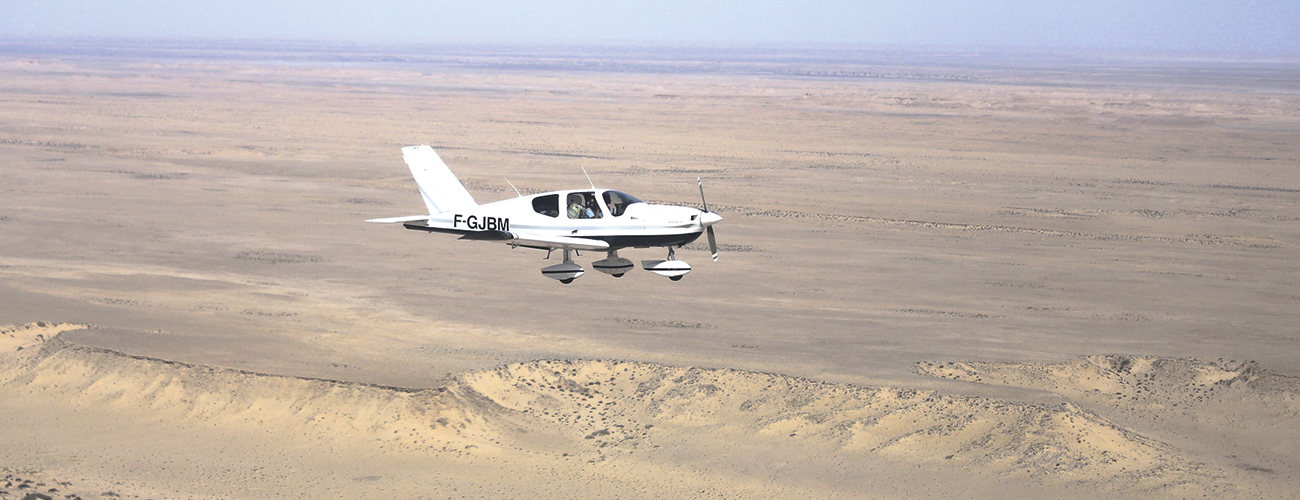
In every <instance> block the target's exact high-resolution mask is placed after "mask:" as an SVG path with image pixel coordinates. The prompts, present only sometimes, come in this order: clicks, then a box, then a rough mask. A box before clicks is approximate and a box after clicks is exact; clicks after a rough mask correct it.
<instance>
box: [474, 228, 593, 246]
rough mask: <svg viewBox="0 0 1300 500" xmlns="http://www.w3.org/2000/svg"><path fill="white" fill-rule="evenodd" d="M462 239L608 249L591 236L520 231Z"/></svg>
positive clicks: (488, 233)
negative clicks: (576, 236)
mask: <svg viewBox="0 0 1300 500" xmlns="http://www.w3.org/2000/svg"><path fill="white" fill-rule="evenodd" d="M460 239H462V240H476V241H496V242H500V243H508V244H511V245H518V246H521V247H529V248H570V249H573V250H608V249H609V243H606V242H604V241H601V240H593V239H591V238H574V237H572V236H551V235H548V234H535V233H527V232H521V231H479V232H474V233H469V234H466V235H465V236H461V237H460Z"/></svg>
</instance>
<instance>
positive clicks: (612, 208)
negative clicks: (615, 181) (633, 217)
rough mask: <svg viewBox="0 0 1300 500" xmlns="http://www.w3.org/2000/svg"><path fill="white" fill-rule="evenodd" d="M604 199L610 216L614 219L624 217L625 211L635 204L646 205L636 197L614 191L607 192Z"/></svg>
mask: <svg viewBox="0 0 1300 500" xmlns="http://www.w3.org/2000/svg"><path fill="white" fill-rule="evenodd" d="M604 198H605V204H606V205H608V206H609V214H610V215H613V216H614V217H619V216H621V215H623V211H624V210H627V206H628V205H631V204H633V203H645V202H643V201H641V200H639V199H637V197H635V196H632V195H630V194H627V193H624V192H622V191H614V190H609V191H605V195H604Z"/></svg>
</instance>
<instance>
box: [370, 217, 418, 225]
mask: <svg viewBox="0 0 1300 500" xmlns="http://www.w3.org/2000/svg"><path fill="white" fill-rule="evenodd" d="M418 220H429V216H428V215H407V216H403V217H385V218H383V219H369V220H366V222H377V223H380V224H396V223H398V222H415V221H418Z"/></svg>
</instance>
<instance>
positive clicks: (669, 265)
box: [366, 146, 722, 285]
mask: <svg viewBox="0 0 1300 500" xmlns="http://www.w3.org/2000/svg"><path fill="white" fill-rule="evenodd" d="M402 158H403V159H404V160H406V165H407V166H409V167H411V174H412V175H414V176H415V183H416V185H418V186H419V188H420V195H421V196H422V197H423V198H424V204H425V206H427V207H428V209H429V215H410V216H406V217H389V218H384V219H371V220H368V221H366V222H378V223H382V224H394V223H398V222H400V223H402V225H404V226H405V227H406V228H407V229H413V230H417V231H427V232H430V233H451V234H459V235H461V237H460V239H462V240H475V241H492V242H497V243H505V244H507V245H510V246H512V247H525V248H536V249H539V250H546V251H547V253H546V256H547V258H550V255H551V252H552V251H555V250H561V251H563V253H564V262H562V263H559V264H556V265H553V266H547V267H544V268H542V275H543V276H546V277H547V278H551V279H554V280H559V282H560V283H564V284H566V285H567V284H569V283H572V282H573V280H575V279H578V277H579V276H582V274H583V273H584V272H585V270H584V269H583V268H582V266H579V265H577V264H575V263H574V262H573V258H572V256H573V254H574V253H576V252H577V251H579V250H589V251H600V252H606V256H605V258H604V259H601V260H598V261H595V262H592V263H591V265H592V267H595V268H596V270H597V271H600V272H602V273H605V274H608V275H611V276H613V277H615V278H620V277H622V276H623V274H624V273H627V272H628V271H629V270H631V269H632V268H633V267H635V266H633V264H632V261H630V260H628V259H625V258H622V257H619V256H618V251H619V250H621V249H624V248H650V247H667V248H668V258H667V259H665V260H643V261H641V267H642V268H643V269H645V270H646V271H650V272H652V273H655V274H658V275H660V276H665V277H667V278H668V279H670V280H673V281H678V280H680V279H682V276H685V275H686V273H689V272H691V266H690V264H687V263H686V262H684V261H680V260H677V256H676V254H675V253H674V252H673V250H674V248H680V247H681V246H682V245H685V244H687V243H690V242H692V241H695V240H696V239H697V238H699V237H700V234H703V233H707V234H708V238H709V252H711V253H712V254H713V260H714V261H717V260H718V244H717V241H716V240H715V239H714V236H713V225H714V224H717V223H718V222H719V221H721V220H722V216H720V215H718V214H716V213H713V212H710V211H709V205H708V202H705V201H704V182H703V181H701V180H699V179H696V182H697V183H698V184H699V186H700V201H701V202H702V203H703V205H704V210H703V211H701V210H697V209H694V208H691V207H677V206H668V205H652V204H649V203H646V202H643V201H641V200H640V199H637V197H635V196H632V195H630V194H627V193H624V192H621V191H615V190H613V189H597V188H596V186H595V184H594V183H592V182H591V178H590V177H588V179H587V182H588V184H591V189H571V190H564V191H550V192H546V193H541V194H534V195H529V196H524V195H522V194H520V195H519V197H518V198H512V199H508V200H501V201H496V202H492V203H488V204H485V205H479V204H478V203H477V202H475V201H474V198H473V197H472V196H470V194H469V191H466V190H465V186H464V185H462V184H461V183H460V179H457V178H456V175H455V174H452V173H451V169H449V168H447V164H446V163H443V161H442V159H441V158H439V157H438V154H437V153H435V152H434V151H433V148H431V147H429V146H408V147H405V148H402ZM512 187H513V186H512ZM517 192H518V190H516V193H517Z"/></svg>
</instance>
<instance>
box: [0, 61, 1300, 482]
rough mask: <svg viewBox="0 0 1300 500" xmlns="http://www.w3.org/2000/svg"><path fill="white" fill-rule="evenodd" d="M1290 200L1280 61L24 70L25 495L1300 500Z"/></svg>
mask: <svg viewBox="0 0 1300 500" xmlns="http://www.w3.org/2000/svg"><path fill="white" fill-rule="evenodd" d="M416 144H429V145H431V146H433V147H434V148H435V150H437V151H438V152H439V154H440V155H441V156H442V158H443V159H444V160H445V161H446V163H447V164H448V165H449V166H450V167H451V168H452V170H453V171H454V172H456V173H457V174H458V175H459V176H460V179H461V180H462V181H463V183H464V184H465V185H466V187H467V188H468V189H469V190H470V191H471V193H472V194H473V196H474V197H475V198H476V199H477V200H478V201H479V202H480V203H484V202H489V201H495V200H499V199H505V198H509V197H513V196H516V193H515V190H514V189H513V188H512V187H511V185H512V184H513V186H515V187H517V188H518V189H519V190H520V191H521V192H523V193H524V194H528V193H536V192H543V191H549V190H555V189H568V188H574V187H582V186H585V185H586V184H587V178H586V177H585V176H584V175H583V170H582V169H585V170H586V172H587V173H589V174H590V177H591V181H592V182H593V183H594V184H595V185H597V186H598V187H608V188H616V189H620V190H623V191H626V192H628V193H632V194H634V195H636V196H638V197H640V198H642V199H645V200H647V201H650V202H654V203H667V204H676V205H690V206H698V205H699V203H700V197H699V191H698V188H697V186H696V179H697V177H698V178H702V179H703V181H704V185H705V189H706V193H707V196H708V201H709V207H710V208H711V209H712V210H714V211H716V212H718V213H720V214H721V215H722V216H723V217H724V218H725V219H724V220H723V221H722V222H721V223H720V224H719V225H718V226H716V228H717V233H718V239H719V243H720V246H721V256H720V258H719V260H718V262H716V263H714V262H711V260H710V258H709V256H708V252H707V250H706V248H705V247H704V246H703V245H702V244H701V243H700V242H697V243H694V244H692V245H688V246H687V247H685V248H682V249H679V250H678V253H677V255H678V257H679V258H682V259H684V260H686V261H688V262H690V263H691V264H692V265H693V267H694V271H693V272H692V273H691V274H689V275H688V276H686V278H685V279H684V280H682V281H680V282H670V281H668V280H666V279H663V278H661V277H658V276H654V275H652V274H649V273H646V272H643V271H640V270H636V271H633V272H632V273H629V274H628V275H627V276H625V277H623V278H621V279H613V278H611V277H609V276H605V275H602V274H599V273H596V272H594V271H591V270H590V269H589V272H588V274H587V275H586V276H583V277H582V278H580V279H578V280H577V281H576V282H574V283H573V284H571V285H567V286H566V285H561V284H559V283H557V282H555V281H552V280H549V279H547V278H545V277H543V276H542V275H541V274H540V273H539V272H538V271H539V269H540V268H541V267H544V266H546V265H549V264H552V263H555V260H554V258H553V259H552V260H549V261H548V260H545V258H546V254H545V252H540V251H537V250H529V249H522V248H520V249H513V248H510V247H508V246H505V245H496V244H491V243H480V242H464V241H456V239H455V237H453V236H448V235H436V234H434V235H429V234H424V233H421V232H415V231H407V230H404V229H403V228H401V227H400V226H394V225H378V224H367V223H365V222H364V221H365V220H366V219H372V218H377V217H390V216H401V215H415V214H419V213H421V211H422V210H423V209H424V208H423V204H422V203H421V201H420V198H419V195H418V193H417V192H416V190H415V185H414V182H413V181H412V179H411V177H410V175H409V171H408V170H407V167H406V166H405V165H404V164H403V163H402V157H401V151H400V148H401V147H403V146H408V145H416ZM1298 169H1300V60H1296V59H1294V58H1260V57H1255V58H1235V57H1224V56H1218V57H1207V56H1194V55H1186V54H1183V55H1178V54H1174V55H1168V54H1165V55H1143V54H1068V53H1015V54H1001V53H995V52H980V51H958V50H938V49H931V50H904V49H881V48H875V49H873V48H833V47H820V48H808V47H803V48H800V47H776V48H771V47H769V48H740V47H730V48H715V49H706V48H691V47H673V48H646V47H613V48H610V47H605V48H592V47H551V48H545V49H539V48H526V47H503V46H496V47H477V46H425V47H413V46H412V47H395V46H394V47H388V46H361V45H322V44H307V43H298V44H290V43H278V44H271V43H260V44H259V43H252V42H246V43H209V44H200V43H182V42H151V43H144V42H132V41H113V40H51V41H30V40H6V41H4V42H3V43H0V325H4V326H3V327H0V475H3V476H4V478H3V481H0V498H13V499H20V498H28V497H30V496H31V495H36V494H39V495H44V496H46V497H49V498H68V499H73V498H85V499H89V498H155V499H165V498H166V499H170V498H866V499H894V498H1007V497H1021V498H1098V497H1108V498H1152V499H1165V498H1290V497H1293V496H1294V495H1295V494H1296V484H1300V379H1297V378H1296V375H1297V374H1300V327H1298V326H1297V325H1300V203H1298V202H1300V170H1298ZM663 254H664V250H663V249H640V250H627V251H624V252H622V255H623V256H625V257H629V258H631V259H633V260H638V259H655V258H663ZM602 257H603V256H602V255H599V254H597V255H593V254H589V253H584V254H583V255H582V256H581V257H579V258H577V259H576V260H577V261H578V263H579V264H583V265H586V264H588V263H589V262H591V261H593V260H597V259H599V258H602ZM31 498H39V497H31Z"/></svg>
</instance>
